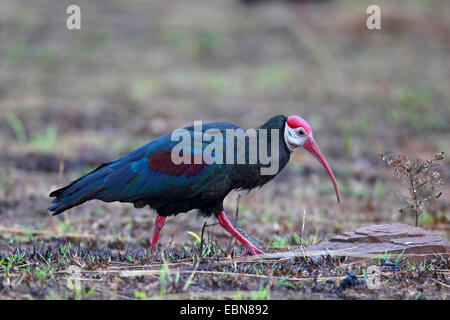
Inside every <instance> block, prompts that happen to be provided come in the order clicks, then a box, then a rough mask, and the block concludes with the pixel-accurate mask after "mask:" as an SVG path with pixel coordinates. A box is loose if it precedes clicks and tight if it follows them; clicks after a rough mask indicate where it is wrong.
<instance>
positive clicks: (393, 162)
mask: <svg viewBox="0 0 450 320" xmlns="http://www.w3.org/2000/svg"><path fill="white" fill-rule="evenodd" d="M381 158H382V159H383V160H384V161H385V162H386V163H387V165H388V166H393V167H394V175H395V176H400V177H401V178H402V180H403V185H404V186H405V187H406V188H407V190H408V192H409V195H408V196H403V198H404V201H405V203H406V205H405V206H403V207H402V208H400V212H401V213H404V212H412V213H413V214H414V215H415V217H416V227H417V224H418V220H419V216H420V215H421V214H422V213H423V212H425V210H426V209H427V207H428V205H429V203H430V202H431V201H432V200H433V199H435V198H439V197H440V196H441V195H442V192H439V187H440V186H442V185H443V182H442V180H441V175H440V173H439V172H438V171H437V168H438V167H439V164H440V161H441V160H442V159H444V153H443V152H441V153H439V154H437V155H435V156H434V157H433V158H432V159H431V160H426V161H423V160H421V159H417V160H416V161H412V160H409V159H408V157H407V156H405V155H399V156H397V158H396V159H392V158H391V157H390V156H386V155H384V154H381Z"/></svg>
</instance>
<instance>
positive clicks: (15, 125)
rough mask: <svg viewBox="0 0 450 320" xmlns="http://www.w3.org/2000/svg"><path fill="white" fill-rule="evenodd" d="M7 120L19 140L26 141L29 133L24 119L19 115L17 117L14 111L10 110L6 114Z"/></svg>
mask: <svg viewBox="0 0 450 320" xmlns="http://www.w3.org/2000/svg"><path fill="white" fill-rule="evenodd" d="M6 121H8V124H9V125H10V126H11V128H12V129H13V131H14V134H15V135H16V139H17V141H19V142H26V141H27V135H26V133H25V129H24V127H23V125H22V121H20V119H19V117H17V116H16V115H15V114H14V113H12V112H10V113H7V114H6Z"/></svg>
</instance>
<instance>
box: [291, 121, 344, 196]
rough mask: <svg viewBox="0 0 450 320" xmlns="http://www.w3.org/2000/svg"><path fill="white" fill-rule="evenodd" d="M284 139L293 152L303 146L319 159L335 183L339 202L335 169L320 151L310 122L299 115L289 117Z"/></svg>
mask: <svg viewBox="0 0 450 320" xmlns="http://www.w3.org/2000/svg"><path fill="white" fill-rule="evenodd" d="M284 139H285V142H286V146H287V147H288V148H289V150H290V151H291V152H293V151H294V149H295V148H297V147H303V148H304V149H305V150H307V151H309V152H310V153H311V154H312V155H313V156H314V157H315V158H316V159H317V160H319V162H320V163H321V164H322V166H323V167H324V168H325V170H326V171H327V173H328V176H329V177H330V179H331V182H332V183H333V186H334V190H335V192H336V197H337V200H338V202H339V201H340V198H341V196H340V195H339V189H338V186H337V182H336V178H335V177H334V174H333V171H332V170H331V167H330V166H329V165H328V162H327V160H326V159H325V157H324V156H323V154H322V152H321V151H320V149H319V146H318V145H317V144H316V142H315V141H314V138H313V135H312V130H311V127H310V125H309V124H308V122H306V121H305V120H304V119H303V118H302V117H299V116H290V117H288V118H287V120H286V127H285V132H284Z"/></svg>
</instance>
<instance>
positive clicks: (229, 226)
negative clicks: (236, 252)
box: [217, 211, 264, 255]
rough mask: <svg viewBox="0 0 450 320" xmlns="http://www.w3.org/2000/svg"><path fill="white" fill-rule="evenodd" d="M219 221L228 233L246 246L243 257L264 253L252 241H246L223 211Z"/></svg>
mask: <svg viewBox="0 0 450 320" xmlns="http://www.w3.org/2000/svg"><path fill="white" fill-rule="evenodd" d="M217 219H219V223H220V225H221V226H222V228H224V229H225V230H226V231H228V232H229V233H230V234H231V235H232V236H233V237H235V238H236V239H238V240H239V241H240V242H241V243H242V244H243V245H244V246H246V247H247V250H245V251H244V253H243V255H245V254H247V253H248V252H250V253H251V254H253V255H256V254H260V253H264V252H262V251H261V250H259V249H258V248H257V247H255V246H254V245H253V244H252V243H250V241H248V240H247V239H245V238H244V237H243V236H242V235H241V234H240V233H239V232H237V231H236V229H234V227H233V225H232V224H231V222H230V220H228V218H227V216H226V214H225V211H222V212H221V213H219V215H218V216H217Z"/></svg>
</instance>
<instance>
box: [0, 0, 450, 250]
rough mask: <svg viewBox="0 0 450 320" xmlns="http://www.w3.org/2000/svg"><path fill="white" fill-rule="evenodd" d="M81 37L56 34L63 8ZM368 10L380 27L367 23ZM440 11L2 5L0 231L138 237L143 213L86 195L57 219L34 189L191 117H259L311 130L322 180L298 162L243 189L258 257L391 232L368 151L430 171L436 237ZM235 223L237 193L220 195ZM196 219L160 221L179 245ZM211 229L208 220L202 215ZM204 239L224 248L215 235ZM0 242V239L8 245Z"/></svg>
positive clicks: (444, 81)
mask: <svg viewBox="0 0 450 320" xmlns="http://www.w3.org/2000/svg"><path fill="white" fill-rule="evenodd" d="M71 4H77V5H79V6H80V8H81V30H68V29H67V28H66V19H67V17H68V14H67V13H66V8H67V6H69V5H71ZM371 4H378V5H379V6H380V8H381V27H382V29H381V30H368V29H367V27H366V19H367V17H368V14H367V13H366V9H367V6H369V5H371ZM449 15H450V2H449V1H446V0H430V1H419V0H408V1H406V0H404V1H400V0H399V1H355V0H328V1H327V0H322V1H307V0H304V1H257V0H253V1H249V0H247V1H237V0H233V1H231V0H227V1H225V0H193V1H167V0H160V1H143V0H131V1H123V0H114V1H56V0H40V1H25V0H11V1H6V0H5V1H3V2H2V9H1V11H0V149H1V153H0V227H2V228H3V229H2V230H3V231H5V230H7V229H8V228H17V229H25V230H27V229H33V230H50V231H51V232H55V233H56V232H79V233H89V234H96V235H100V236H101V235H105V236H106V235H117V237H122V238H124V239H128V241H130V242H133V241H138V240H140V239H145V238H150V236H151V230H152V226H153V217H154V214H153V213H152V212H151V211H150V210H147V209H144V210H142V209H141V210H137V209H134V208H133V207H132V206H131V205H123V204H108V205H106V204H104V203H102V202H89V203H87V204H84V205H83V206H80V207H77V208H74V209H72V210H71V211H70V213H69V214H66V216H65V217H64V219H62V220H61V219H56V218H55V217H52V216H51V215H50V214H49V213H48V212H47V211H46V208H47V207H48V206H49V203H50V199H49V198H48V194H49V193H50V191H51V190H53V189H55V188H57V187H58V186H62V185H65V184H67V183H68V182H70V181H71V180H72V179H75V178H77V177H78V176H79V175H81V174H83V173H85V172H88V171H89V170H92V169H93V168H95V167H97V166H98V165H100V164H101V163H103V162H109V161H111V160H112V159H115V158H117V157H119V156H121V155H123V154H126V153H128V152H130V151H132V150H133V149H135V148H136V147H138V146H140V145H142V144H144V143H146V142H148V141H151V140H152V139H154V138H157V137H158V136H160V135H162V134H165V133H167V132H170V131H172V130H174V129H176V128H179V127H183V126H186V125H191V124H192V123H193V121H194V120H203V121H231V122H234V123H237V124H238V125H241V126H243V127H246V128H255V127H257V126H259V125H261V124H262V123H263V122H265V121H266V120H267V119H269V118H270V117H272V116H273V115H276V114H285V115H291V114H298V115H301V116H302V117H304V118H305V119H307V121H308V122H309V123H310V124H311V125H312V127H313V129H314V133H315V138H316V141H317V142H318V144H319V146H320V148H321V149H322V151H323V153H324V154H325V156H326V157H327V159H328V161H329V163H330V164H331V166H332V167H333V170H334V172H335V175H336V177H337V179H338V181H339V186H340V190H341V193H342V202H341V203H340V204H337V203H336V200H335V195H334V192H333V189H332V186H331V183H330V182H329V180H328V177H327V176H326V174H325V172H324V171H323V169H322V168H321V167H320V164H319V163H317V161H316V160H315V159H314V158H313V157H311V156H310V155H309V154H307V153H305V152H297V153H296V154H295V156H294V157H293V159H292V160H291V162H290V164H289V165H288V167H287V168H286V169H285V170H284V171H283V172H282V174H280V175H279V176H278V177H277V179H276V180H275V182H272V183H270V184H268V185H266V186H264V187H263V188H262V189H261V190H255V191H252V192H251V193H250V194H246V193H243V194H242V198H241V200H240V203H239V206H240V213H239V222H238V224H239V225H240V226H241V227H243V228H244V229H245V230H246V231H247V232H248V233H249V234H252V235H254V236H256V237H257V238H259V239H261V240H263V241H265V242H266V244H272V246H274V247H280V248H281V247H286V246H289V245H295V244H296V241H298V237H297V238H296V236H298V235H299V234H300V232H301V225H302V223H303V212H304V210H305V212H306V227H305V233H306V235H307V236H316V237H320V238H321V239H324V238H327V237H330V236H331V235H333V234H335V233H338V232H343V231H349V230H351V228H354V227H358V226H363V225H364V226H365V225H369V224H373V223H391V222H405V223H409V224H413V221H414V217H413V216H408V215H405V214H401V213H399V211H398V208H399V207H400V206H401V205H402V200H401V197H400V196H399V195H398V194H397V193H399V194H402V193H405V191H406V189H405V188H404V187H403V186H402V185H401V180H400V179H399V178H397V177H395V176H394V175H393V173H392V168H388V167H386V166H385V164H384V162H383V161H382V160H381V158H380V156H379V154H380V153H382V152H383V153H391V154H393V155H397V154H400V153H404V154H406V155H408V156H409V157H410V158H412V159H415V158H421V159H423V160H426V159H430V158H431V157H432V156H433V155H434V154H435V153H437V152H441V151H443V152H445V153H446V155H447V157H446V158H445V159H444V161H443V163H442V165H441V168H440V170H441V173H442V175H443V179H444V183H446V185H444V186H443V188H442V190H443V192H444V193H443V196H441V197H440V198H439V199H437V201H436V202H435V203H434V204H433V205H432V206H430V208H429V210H428V211H427V212H426V213H424V214H423V215H422V216H421V218H420V220H419V224H420V225H421V226H423V227H425V228H427V229H432V230H434V231H435V232H436V233H438V234H440V235H444V236H445V237H448V233H449V224H448V208H449V200H448V191H449V181H450V174H449V168H450V162H449V157H448V152H449V151H450V145H449V139H450V124H449V119H450V90H449V84H450V63H449V61H450V17H449ZM226 206H227V209H228V210H229V211H230V212H231V213H230V216H234V214H233V212H234V208H235V206H236V194H231V195H230V196H229V197H228V198H227V199H226ZM199 220H200V219H197V220H196V219H192V215H183V214H182V215H180V216H178V217H177V218H176V219H170V221H168V223H167V228H168V229H169V231H166V232H167V233H165V234H164V235H163V237H162V239H161V240H162V241H163V242H165V243H167V242H169V238H170V235H171V234H172V237H173V238H174V241H173V245H174V246H179V245H180V244H182V243H183V241H185V240H186V241H190V240H192V237H190V236H189V235H188V234H186V232H185V231H187V230H192V231H194V232H197V233H199V232H200V229H201V223H200V222H199ZM211 222H213V221H212V220H211ZM211 232H215V234H216V236H217V237H218V238H219V239H224V241H226V240H227V239H228V238H227V235H225V234H224V233H223V232H222V231H221V230H220V228H214V230H212V231H211ZM8 241H9V243H11V241H13V242H14V239H13V240H11V239H8Z"/></svg>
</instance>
